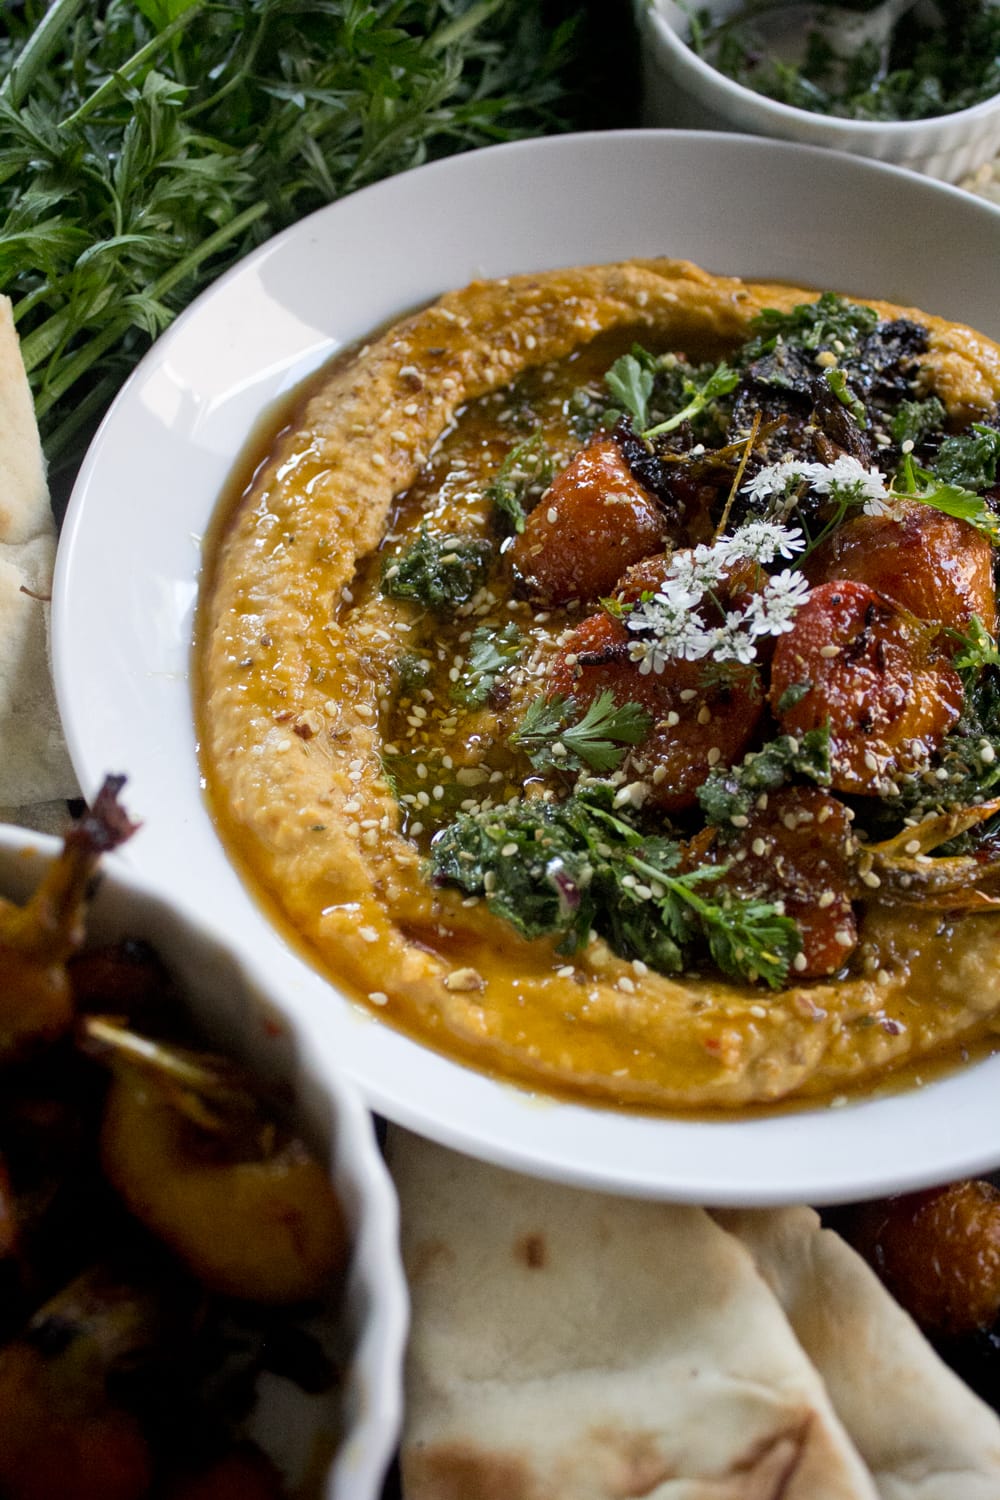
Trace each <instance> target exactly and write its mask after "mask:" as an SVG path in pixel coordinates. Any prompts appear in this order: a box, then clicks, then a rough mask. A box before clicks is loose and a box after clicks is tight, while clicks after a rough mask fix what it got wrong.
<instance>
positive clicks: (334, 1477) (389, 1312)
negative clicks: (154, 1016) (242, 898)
mask: <svg viewBox="0 0 1000 1500" xmlns="http://www.w3.org/2000/svg"><path fill="white" fill-rule="evenodd" d="M125 800H126V805H128V806H129V808H130V810H131V799H130V798H129V797H127V796H126V799H125ZM60 847H61V845H60V842H59V840H58V839H54V838H49V837H47V836H44V835H42V834H33V833H29V832H28V831H27V830H26V829H24V828H15V827H12V826H9V825H0V892H2V894H3V895H4V896H6V897H8V898H9V899H12V900H16V901H19V902H23V901H24V900H25V899H26V897H27V896H28V895H30V893H31V892H32V891H33V890H34V889H35V887H36V886H37V884H38V882H39V880H40V879H41V876H42V873H43V871H44V870H45V869H46V867H47V866H48V864H49V862H50V860H52V859H53V858H54V857H55V855H56V854H57V853H58V851H59V849H60ZM87 933H88V939H89V940H90V941H92V942H93V943H94V944H100V943H107V942H115V941H120V940H121V939H123V938H132V939H144V940H146V941H147V942H149V943H151V944H152V945H153V947H154V948H155V949H156V951H157V953H158V954H159V955H160V957H161V958H162V959H163V962H164V963H165V965H166V966H167V968H168V970H169V971H170V973H171V975H172V976H173V978H174V979H175V980H176V982H177V984H178V987H179V990H180V993H181V995H182V997H183V999H184V1002H185V1004H186V1005H187V1007H188V1009H189V1012H190V1015H191V1017H192V1019H193V1021H194V1022H195V1024H196V1025H197V1027H198V1030H199V1032H200V1033H202V1034H203V1035H204V1036H205V1038H206V1040H208V1041H209V1043H210V1044H211V1045H212V1046H213V1047H215V1048H216V1049H218V1050H219V1051H222V1052H225V1053H227V1054H228V1055H231V1056H235V1057H238V1058H239V1059H240V1060H241V1061H242V1062H244V1063H245V1064H246V1065H247V1066H249V1067H250V1068H251V1069H252V1071H253V1072H254V1073H255V1074H256V1075H257V1076H258V1077H260V1078H261V1079H263V1080H265V1081H266V1082H269V1083H278V1082H280V1083H281V1084H282V1085H288V1086H289V1087H290V1088H291V1091H292V1098H293V1101H294V1109H295V1117H296V1120H297V1122H298V1124H299V1127H300V1128H301V1129H302V1131H303V1133H304V1135H305V1137H306V1138H307V1139H308V1140H310V1141H312V1142H314V1143H315V1145H316V1147H317V1149H321V1150H323V1151H326V1152H328V1153H329V1159H330V1171H331V1176H332V1179H333V1182H334V1185H335V1187H336V1189H337V1192H338V1194H339V1196H340V1199H341V1202H342V1203H343V1205H344V1208H345V1210H346V1213H347V1217H348V1221H349V1224H350V1227H351V1234H352V1239H353V1252H352V1257H351V1267H350V1271H349V1274H348V1279H347V1285H346V1289H345V1297H344V1310H345V1319H346V1323H347V1330H346V1331H347V1334H348V1338H349V1341H350V1348H351V1353H350V1356H349V1364H348V1372H347V1380H346V1383H345V1387H344V1392H343V1396H344V1402H345V1409H344V1410H343V1412H332V1411H331V1412H330V1413H329V1416H328V1418H327V1419H324V1418H323V1416H322V1415H321V1412H320V1410H319V1408H318V1407H317V1406H316V1404H315V1403H313V1404H312V1405H310V1406H308V1407H307V1406H305V1405H304V1404H301V1403H298V1404H297V1403H295V1402H292V1403H291V1404H286V1403H284V1402H283V1401H282V1398H281V1395H280V1385H275V1386H273V1387H272V1391H271V1395H272V1397H273V1398H274V1399H275V1400H276V1401H277V1402H279V1403H281V1404H280V1413H279V1412H272V1413H270V1414H269V1413H268V1411H267V1410H266V1409H261V1411H260V1413H259V1429H260V1438H261V1441H262V1442H263V1443H265V1445H267V1446H268V1447H269V1451H271V1452H272V1454H273V1456H274V1457H275V1458H276V1460H278V1461H279V1462H280V1461H283V1460H284V1461H286V1462H287V1463H288V1464H289V1466H290V1470H293V1469H294V1465H295V1464H296V1463H302V1464H305V1463H306V1461H307V1460H308V1456H309V1452H310V1451H314V1450H312V1448H311V1444H312V1442H313V1441H314V1440H320V1435H321V1434H323V1433H325V1434H327V1435H329V1434H335V1433H336V1431H337V1430H338V1428H340V1427H341V1424H342V1431H343V1436H342V1439H341V1440H340V1443H339V1446H338V1449H337V1453H336V1457H335V1458H334V1461H333V1464H332V1466H331V1469H330V1472H329V1475H328V1477H327V1480H326V1483H325V1486H324V1491H323V1493H324V1497H325V1500H377V1497H378V1496H379V1495H380V1494H381V1493H382V1483H383V1480H384V1478H385V1474H386V1470H387V1468H388V1466H389V1463H390V1461H391V1459H392V1456H393V1452H394V1450H395V1446H396V1441H397V1439H398V1435H399V1430H400V1424H401V1420H402V1407H403V1396H402V1382H403V1351H404V1347H405V1342H406V1331H407V1316H408V1315H407V1308H408V1297H407V1291H406V1282H405V1278H404V1276H403V1268H402V1263H401V1261H400V1256H399V1244H398V1238H399V1230H398V1211H397V1201H396V1194H395V1189H394V1187H393V1185H392V1181H391V1179H390V1177H389V1173H388V1169H387V1168H386V1166H385V1163H384V1161H383V1159H382V1155H381V1152H380V1151H379V1147H378V1143H377V1141H376V1139H375V1132H374V1130H373V1128H372V1120H371V1116H370V1115H369V1114H368V1112H367V1110H366V1109H365V1107H364V1104H363V1102H362V1100H361V1098H360V1096H359V1094H358V1092H357V1090H356V1089H355V1088H354V1087H353V1086H352V1085H350V1084H348V1083H347V1082H345V1080H344V1079H343V1077H342V1070H341V1069H340V1068H339V1066H338V1064H337V1061H336V1059H335V1058H333V1057H331V1056H329V1054H326V1053H324V1051H323V1050H322V1049H321V1048H317V1047H316V1046H315V1045H314V1044H313V1043H312V1041H311V1040H309V1039H307V1038H306V1037H305V1036H304V1035H303V1033H302V1032H301V1030H300V1029H299V1027H298V1026H297V1025H296V1024H295V1021H294V1018H293V1017H290V1016H289V1015H288V1014H287V1013H286V1012H285V1011H284V1008H283V1007H282V1006H281V1005H279V1003H278V1001H279V996H278V995H276V994H275V993H274V992H273V990H272V989H271V987H270V986H269V985H268V984H267V983H266V982H262V981H260V980H259V979H258V978H256V977H253V976H251V975H250V974H249V973H248V972H247V969H246V968H245V967H244V966H243V965H242V964H241V963H240V962H239V961H238V960H237V959H236V957H235V956H234V954H233V952H232V949H231V948H230V947H229V946H228V945H226V944H224V943H222V942H220V940H219V937H218V935H217V934H213V933H211V932H210V931H209V930H208V929H207V928H206V927H204V926H203V925H202V924H201V922H199V921H198V920H197V918H195V917H193V916H191V915H185V914H183V913H182V912H181V911H180V910H179V909H178V907H177V906H176V904H175V903H173V902H171V901H168V900H164V899H163V897H162V896H161V895H159V894H157V893H156V892H155V891H154V890H153V889H152V887H151V886H149V885H148V884H147V883H146V882H145V881H144V880H143V879H142V877H141V876H139V875H137V874H136V873H135V871H133V870H131V869H130V868H129V867H128V866H127V865H126V864H125V863H124V862H123V861H122V860H121V858H120V856H105V857H104V858H103V859H102V861H101V866H100V875H99V879H98V885H97V891H96V895H95V897H94V901H93V904H92V906H91V908H90V911H89V913H88V920H87ZM276 1023H277V1024H276ZM304 1424H306V1425H304ZM308 1424H316V1426H315V1430H312V1429H311V1428H310V1426H309V1425H308ZM300 1440H301V1441H300ZM307 1442H308V1444H309V1445H310V1446H309V1447H307V1446H306V1443H307ZM301 1477H302V1476H301V1474H300V1475H298V1476H297V1475H296V1474H295V1473H294V1472H291V1471H290V1473H289V1478H290V1479H291V1480H292V1481H293V1482H294V1481H297V1479H298V1478H301Z"/></svg>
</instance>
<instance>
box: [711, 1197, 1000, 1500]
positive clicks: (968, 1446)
mask: <svg viewBox="0 0 1000 1500" xmlns="http://www.w3.org/2000/svg"><path fill="white" fill-rule="evenodd" d="M715 1218H716V1221H717V1222H718V1223H719V1224H720V1225H722V1226H724V1227H725V1228H726V1229H727V1230H728V1231H729V1232H730V1233H731V1234H733V1235H735V1236H736V1237H737V1238H738V1239H739V1241H740V1242H741V1244H743V1245H745V1246H746V1248H747V1249H748V1250H749V1251H750V1253H751V1255H752V1256H753V1258H754V1261H755V1263H756V1265H757V1268H758V1270H759V1271H760V1273H761V1275H762V1276H763V1277H764V1279H765V1280H766V1282H767V1283H768V1285H769V1286H770V1288H771V1289H772V1291H773V1292H774V1294H775V1296H776V1297H777V1298H778V1301H779V1302H780V1303H781V1305H782V1307H783V1308H784V1310H785V1312H786V1314H787V1316H788V1319H789V1322H790V1323H791V1325H792V1327H793V1328H794V1330H795V1334H796V1336H797V1338H798V1340H799V1343H800V1344H801V1345H802V1348H803V1349H804V1350H805V1352H806V1354H807V1355H808V1356H809V1358H810V1359H811V1360H812V1362H813V1364H814V1365H815V1366H816V1368H817V1370H818V1371H819V1373H820V1374H821V1375H822V1377H823V1380H824V1382H825V1384H826V1387H827V1390H828V1391H829V1393H830V1397H831V1399H832V1401H833V1404H834V1406H835V1407H836V1409H837V1412H838V1413H839V1415H840V1417H841V1419H842V1420H843V1422H844V1425H845V1426H846V1428H847V1430H848V1431H849V1432H850V1434H851V1437H852V1438H853V1439H854V1442H855V1444H856V1445H857V1447H858V1450H859V1452H860V1453H861V1455H862V1457H863V1458H864V1459H865V1461H866V1463H867V1464H868V1466H869V1468H870V1469H871V1471H872V1474H873V1476H874V1478H875V1482H876V1484H877V1486H878V1492H879V1494H880V1496H881V1497H882V1500H997V1497H998V1496H1000V1421H998V1420H997V1417H996V1416H995V1414H994V1413H993V1412H992V1411H991V1410H990V1409H989V1407H987V1406H986V1405H985V1404H984V1403H983V1402H982V1401H980V1400H979V1398H978V1397H977V1396H975V1395H974V1394H973V1393H972V1392H971V1391H970V1390H969V1389H968V1388H967V1386H965V1385H963V1383H962V1381H960V1380H959V1379H958V1377H957V1376H956V1375H954V1374H953V1373H952V1371H951V1370H949V1369H948V1368H947V1366H946V1365H945V1364H943V1363H942V1361H941V1360H940V1359H939V1358H938V1357H937V1355H936V1354H935V1353H934V1351H933V1349H932V1348H931V1347H930V1345H929V1344H928V1343H927V1341H926V1339H925V1338H924V1337H923V1335H922V1334H921V1333H920V1331H919V1330H918V1328H917V1327H916V1324H915V1323H914V1322H913V1320H912V1319H911V1318H910V1317H909V1316H908V1315H907V1314H906V1313H905V1312H904V1311H903V1309H902V1308H901V1307H900V1306H899V1304H898V1303H897V1302H896V1301H895V1300H894V1299H893V1298H892V1297H890V1296H889V1295H888V1293H887V1292H886V1291H885V1289H884V1288H883V1286H882V1284H881V1283H880V1281H879V1280H878V1278H877V1277H876V1275H875V1274H874V1272H873V1271H872V1270H871V1269H870V1268H869V1266H868V1265H867V1264H866V1263H865V1262H864V1261H863V1260H862V1258H861V1257H860V1256H859V1255H857V1254H856V1253H855V1252H854V1251H853V1250H852V1249H851V1247H850V1246H849V1245H848V1244H846V1243H845V1241H844V1240H842V1239H841V1238H840V1236H839V1235H837V1234H834V1233H833V1231H832V1230H829V1229H823V1228H822V1227H821V1224H820V1219H819V1215H818V1214H817V1213H815V1212H814V1211H813V1209H811V1208H791V1209H785V1210H781V1211H777V1212H773V1211H768V1212H760V1211H756V1212H755V1211H752V1210H750V1211H740V1212H736V1211H727V1212H719V1213H717V1214H716V1215H715Z"/></svg>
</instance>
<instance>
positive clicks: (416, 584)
mask: <svg viewBox="0 0 1000 1500" xmlns="http://www.w3.org/2000/svg"><path fill="white" fill-rule="evenodd" d="M491 552H492V548H491V547H490V544H489V542H484V541H478V540H477V539H476V538H475V537H463V536H436V535H434V534H432V533H431V532H430V531H428V530H427V527H426V526H421V528H420V535H419V536H418V537H417V540H416V541H415V542H414V543H413V544H412V546H410V547H408V548H407V549H406V551H405V552H402V553H400V554H399V556H398V557H393V556H389V557H387V558H386V559H385V561H384V562H383V564H382V577H381V581H380V583H379V588H380V589H381V591H382V593H383V594H385V596H386V597H387V598H389V599H412V600H413V601H414V603H416V604H424V605H426V606H427V608H428V609H445V608H449V607H451V606H454V605H456V604H465V603H466V602H467V601H468V600H469V599H471V598H472V596H473V594H474V593H475V592H476V590H477V589H478V588H479V585H480V584H481V583H482V581H483V578H484V577H485V575H486V570H487V568H488V566H489V561H490V554H491Z"/></svg>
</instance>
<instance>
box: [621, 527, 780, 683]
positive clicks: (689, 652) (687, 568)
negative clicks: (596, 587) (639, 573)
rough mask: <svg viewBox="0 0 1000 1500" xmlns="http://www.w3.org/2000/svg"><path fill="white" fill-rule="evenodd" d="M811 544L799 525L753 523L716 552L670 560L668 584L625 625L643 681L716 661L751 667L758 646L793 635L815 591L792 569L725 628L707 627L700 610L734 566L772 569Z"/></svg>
mask: <svg viewBox="0 0 1000 1500" xmlns="http://www.w3.org/2000/svg"><path fill="white" fill-rule="evenodd" d="M805 545H806V541H805V537H804V536H803V534H802V532H801V531H800V530H799V528H798V527H789V526H781V525H779V524H778V523H777V522H773V521H750V522H748V523H747V525H745V526H741V527H740V528H739V529H738V530H737V531H735V532H733V534H732V535H731V536H727V537H722V538H721V539H720V540H719V541H717V542H715V543H714V544H713V545H712V546H706V545H704V544H701V545H699V546H697V547H693V548H690V549H688V550H686V551H683V552H678V553H676V554H675V556H674V557H673V558H672V559H671V562H670V565H669V567H668V569H667V573H666V577H665V578H664V580H663V583H662V584H661V585H660V587H659V588H658V589H657V590H656V592H655V593H654V594H652V595H650V596H649V597H648V598H645V599H643V600H642V601H641V602H640V603H639V604H637V605H635V606H634V608H632V609H631V610H629V612H628V614H627V615H626V616H625V620H624V623H625V627H626V629H628V630H629V631H631V632H632V634H633V635H634V636H636V637H637V639H636V640H633V641H631V642H630V644H629V657H630V660H632V661H633V662H635V663H636V664H637V665H638V668H639V671H640V672H641V673H643V675H648V674H649V673H650V672H655V673H656V674H657V675H660V674H661V673H662V672H663V671H664V670H665V669H666V666H667V664H668V662H671V661H701V660H702V659H703V658H704V657H706V656H713V657H714V658H715V659H716V660H717V661H733V662H739V663H740V664H741V665H742V666H749V665H750V664H751V662H752V661H753V660H754V657H755V655H756V644H755V643H756V641H757V639H758V638H759V637H760V636H764V635H783V634H784V632H785V631H787V630H791V628H792V621H793V619H794V616H795V612H796V610H797V609H798V607H799V605H800V604H801V603H802V601H803V599H804V598H805V596H806V594H808V592H809V584H808V581H807V580H806V579H805V578H803V577H802V576H801V574H798V573H794V572H793V571H792V570H791V569H790V568H785V569H784V571H783V572H781V573H778V574H776V575H775V576H774V577H772V578H769V579H768V580H767V582H766V583H765V585H764V588H763V590H762V591H761V592H760V593H756V594H754V595H753V596H752V598H751V599H750V601H749V603H748V604H747V606H746V608H745V609H742V610H741V609H733V610H729V611H728V612H727V613H726V615H725V617H724V619H723V621H722V623H721V624H718V625H714V626H708V625H706V623H705V621H704V619H703V618H702V616H701V614H700V613H699V610H700V608H701V606H702V605H704V603H705V601H706V596H709V597H711V598H712V602H713V604H717V601H716V600H715V599H714V596H713V595H712V590H713V589H714V587H715V586H716V585H717V584H718V583H720V582H722V581H723V580H724V579H725V577H726V573H727V571H728V569H729V568H730V567H731V566H732V564H733V563H734V562H737V561H740V560H741V559H749V560H751V561H753V562H757V563H761V564H763V565H765V566H766V565H767V564H768V563H772V562H774V561H775V560H776V559H777V558H779V557H780V558H784V559H786V560H788V559H791V558H792V557H794V556H795V554H796V553H797V552H801V551H802V549H803V548H804V547H805Z"/></svg>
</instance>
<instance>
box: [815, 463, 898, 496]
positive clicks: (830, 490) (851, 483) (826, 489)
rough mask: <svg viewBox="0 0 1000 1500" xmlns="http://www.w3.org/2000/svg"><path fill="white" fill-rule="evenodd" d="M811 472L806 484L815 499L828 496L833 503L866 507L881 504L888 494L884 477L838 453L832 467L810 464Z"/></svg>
mask: <svg viewBox="0 0 1000 1500" xmlns="http://www.w3.org/2000/svg"><path fill="white" fill-rule="evenodd" d="M810 467H811V468H812V469H813V470H814V471H815V472H814V473H812V474H810V476H809V483H810V484H811V485H812V487H813V489H814V490H815V491H816V493H817V494H819V495H829V496H831V498H832V499H834V500H843V501H847V502H848V503H851V502H853V503H855V504H861V503H862V502H863V503H864V504H865V505H868V504H869V503H872V502H878V501H884V500H885V499H887V497H888V494H889V491H888V490H887V489H886V485H885V475H884V474H883V473H881V471H880V470H879V469H866V468H865V466H864V464H863V463H861V462H860V460H859V459H856V458H851V457H850V455H849V454H847V453H842V454H841V455H840V457H839V458H836V459H834V461H833V463H832V464H812V465H810Z"/></svg>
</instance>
